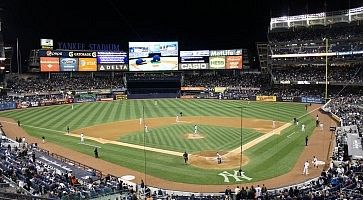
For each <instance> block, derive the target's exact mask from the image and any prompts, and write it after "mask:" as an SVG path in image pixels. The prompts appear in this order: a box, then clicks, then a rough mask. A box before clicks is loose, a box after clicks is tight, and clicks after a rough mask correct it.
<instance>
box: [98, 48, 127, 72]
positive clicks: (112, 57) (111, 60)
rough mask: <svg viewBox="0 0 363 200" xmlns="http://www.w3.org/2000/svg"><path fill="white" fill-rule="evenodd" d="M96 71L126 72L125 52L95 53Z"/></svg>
mask: <svg viewBox="0 0 363 200" xmlns="http://www.w3.org/2000/svg"><path fill="white" fill-rule="evenodd" d="M97 63H98V65H97V70H98V71H127V70H128V65H127V64H128V58H127V53H126V52H97Z"/></svg>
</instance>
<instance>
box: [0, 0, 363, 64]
mask: <svg viewBox="0 0 363 200" xmlns="http://www.w3.org/2000/svg"><path fill="white" fill-rule="evenodd" d="M324 2H325V1H324V0H308V1H306V0H305V1H304V0H300V1H298V0H295V1H294V0H276V1H274V0H264V1H263V0H206V1H202V0H179V1H177V0H169V1H158V0H154V1H150V0H147V1H145V0H142V1H136V0H87V1H86V0H72V1H70V0H59V1H57V0H47V1H46V0H0V8H1V7H2V8H3V12H2V19H3V20H2V21H3V32H4V39H5V43H6V44H7V45H15V43H16V42H15V41H16V38H17V37H18V38H19V44H20V47H21V51H22V52H23V53H22V54H23V57H24V55H25V54H26V56H27V55H28V52H29V50H30V49H34V48H39V47H40V44H39V43H40V42H39V40H40V38H52V39H54V40H55V42H57V41H65V42H92V43H117V44H120V46H121V48H122V49H124V50H127V45H128V41H179V50H200V49H231V48H241V47H242V48H248V49H251V51H254V48H255V43H256V42H258V41H266V40H267V39H266V33H267V28H268V25H269V20H270V17H271V16H272V17H278V16H283V15H288V14H290V15H296V14H304V13H307V12H308V13H316V12H322V11H325V6H324V4H325V3H324ZM349 4H350V5H349ZM349 6H350V7H351V8H354V7H359V6H363V0H351V1H350V2H349V0H334V1H333V0H326V10H327V11H332V10H341V9H348V8H349ZM26 56H25V57H26Z"/></svg>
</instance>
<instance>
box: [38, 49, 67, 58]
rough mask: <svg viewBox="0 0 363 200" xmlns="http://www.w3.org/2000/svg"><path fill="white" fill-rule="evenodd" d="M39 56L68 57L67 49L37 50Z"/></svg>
mask: <svg viewBox="0 0 363 200" xmlns="http://www.w3.org/2000/svg"><path fill="white" fill-rule="evenodd" d="M38 56H39V57H68V52H67V51H58V50H39V51H38Z"/></svg>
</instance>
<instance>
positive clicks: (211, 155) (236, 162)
mask: <svg viewBox="0 0 363 200" xmlns="http://www.w3.org/2000/svg"><path fill="white" fill-rule="evenodd" d="M216 153H217V152H216V151H213V152H212V151H204V152H199V153H196V154H193V155H191V156H190V159H189V163H190V164H191V165H193V166H196V167H199V168H204V169H236V168H239V167H240V164H241V165H242V166H243V165H246V164H247V163H248V160H249V159H248V157H247V156H245V155H242V157H241V154H240V153H225V152H219V154H220V155H221V156H222V163H220V164H218V163H217V156H216ZM241 161H242V162H241Z"/></svg>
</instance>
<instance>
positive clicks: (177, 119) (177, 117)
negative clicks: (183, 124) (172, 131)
mask: <svg viewBox="0 0 363 200" xmlns="http://www.w3.org/2000/svg"><path fill="white" fill-rule="evenodd" d="M175 121H176V122H177V123H178V122H179V115H177V116H176V120H175Z"/></svg>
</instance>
